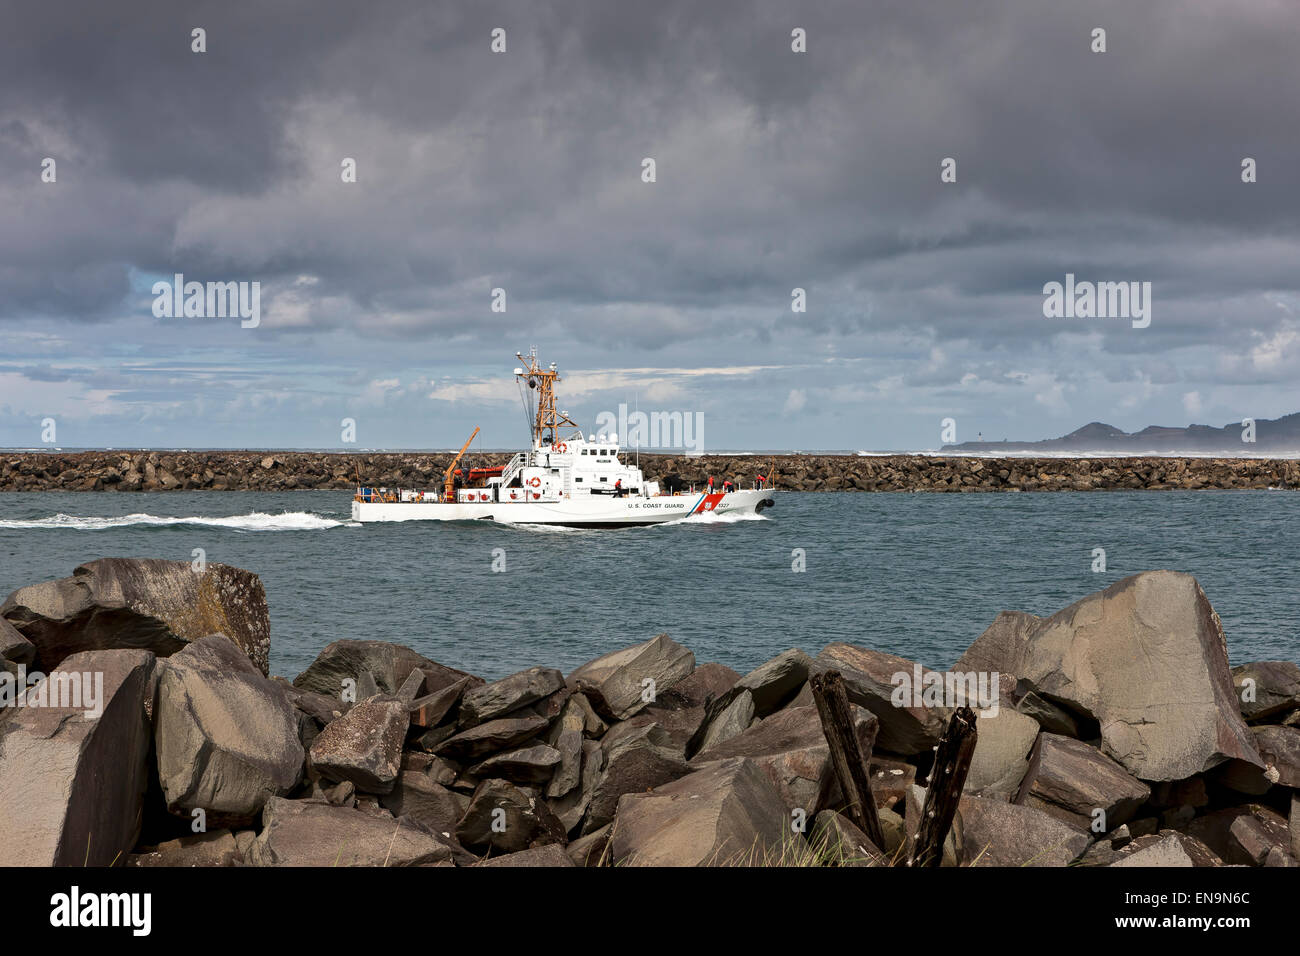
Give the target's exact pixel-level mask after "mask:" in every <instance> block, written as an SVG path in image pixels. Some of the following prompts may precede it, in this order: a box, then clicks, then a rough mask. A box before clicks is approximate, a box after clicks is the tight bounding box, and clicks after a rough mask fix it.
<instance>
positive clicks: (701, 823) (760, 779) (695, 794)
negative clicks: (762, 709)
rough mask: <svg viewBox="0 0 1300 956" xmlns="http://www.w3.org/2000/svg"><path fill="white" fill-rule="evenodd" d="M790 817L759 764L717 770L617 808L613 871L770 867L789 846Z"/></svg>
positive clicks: (723, 765) (737, 760)
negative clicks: (624, 868) (766, 864)
mask: <svg viewBox="0 0 1300 956" xmlns="http://www.w3.org/2000/svg"><path fill="white" fill-rule="evenodd" d="M789 834H790V811H789V809H788V808H787V807H786V806H785V804H784V803H783V802H782V800H781V796H780V794H779V793H777V791H776V788H775V787H773V786H772V783H771V781H770V780H769V779H768V778H767V775H766V774H764V773H763V772H762V771H761V770H760V769H759V768H758V767H757V766H756V765H755V764H754V762H753V761H751V760H748V759H747V758H745V757H732V758H730V759H728V760H721V761H718V762H716V763H712V764H710V765H708V766H707V767H705V768H703V769H701V770H697V771H696V772H695V773H692V774H690V775H689V776H686V777H683V778H681V779H680V780H675V781H673V782H672V783H668V784H665V785H663V786H661V787H658V788H657V789H655V790H654V791H653V792H651V793H628V794H626V795H624V796H623V797H622V798H621V799H620V800H619V802H618V815H617V820H616V822H615V824H614V829H613V833H612V836H611V838H610V843H609V854H610V858H611V862H612V863H613V865H614V866H619V865H626V866H725V865H729V864H757V863H763V862H769V861H771V860H772V859H773V858H775V857H777V856H779V855H780V853H781V851H782V849H783V846H784V844H785V841H786V840H787V839H790V838H792V837H790V835H789Z"/></svg>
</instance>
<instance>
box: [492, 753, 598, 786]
mask: <svg viewBox="0 0 1300 956" xmlns="http://www.w3.org/2000/svg"><path fill="white" fill-rule="evenodd" d="M579 746H581V745H579ZM559 764H560V752H559V751H558V750H556V749H555V748H554V747H550V746H547V745H546V744H533V745H531V746H529V747H520V748H519V749H518V750H508V751H506V752H504V753H499V754H494V755H493V756H491V757H488V758H487V759H486V760H484V761H481V762H479V763H477V764H475V765H474V766H472V767H470V768H469V772H470V773H472V774H474V776H476V777H479V778H484V779H485V778H487V777H500V778H502V779H503V780H509V781H510V782H511V783H518V784H522V785H526V786H535V787H540V786H544V785H545V784H547V783H550V781H551V776H552V775H553V774H554V773H555V768H556V767H557V766H559Z"/></svg>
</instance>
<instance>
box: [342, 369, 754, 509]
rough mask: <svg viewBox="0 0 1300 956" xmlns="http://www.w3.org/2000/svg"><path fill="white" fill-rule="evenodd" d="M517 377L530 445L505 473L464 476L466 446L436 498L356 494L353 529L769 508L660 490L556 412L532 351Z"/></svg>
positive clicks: (724, 495)
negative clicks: (357, 525) (369, 524)
mask: <svg viewBox="0 0 1300 956" xmlns="http://www.w3.org/2000/svg"><path fill="white" fill-rule="evenodd" d="M516 357H517V358H518V359H519V361H520V362H522V363H523V365H521V366H520V367H518V368H516V369H515V379H516V381H517V382H518V384H519V390H520V396H521V398H522V399H523V403H524V408H525V413H526V415H527V417H528V423H529V429H530V431H531V436H532V443H531V446H530V448H529V449H528V450H527V451H521V452H519V453H518V454H517V455H515V456H514V457H513V458H511V459H510V461H509V462H507V463H506V464H505V465H503V466H500V467H491V468H470V469H460V468H457V465H458V464H459V463H460V461H461V459H462V458H464V456H465V452H466V451H467V450H468V448H469V446H470V443H471V442H473V440H474V438H475V437H476V436H477V435H478V432H479V430H478V429H477V428H476V429H474V433H473V434H472V435H470V437H469V441H467V442H465V444H464V446H462V447H461V450H460V452H459V453H458V454H457V455H456V456H455V457H454V458H453V459H452V461H451V464H450V465H448V467H447V470H446V473H445V475H444V483H443V488H442V489H441V491H436V490H414V489H402V490H389V489H386V488H367V487H360V488H358V489H357V493H356V496H355V497H354V498H353V500H352V518H353V520H355V521H363V522H365V521H420V520H423V521H429V520H432V521H464V520H473V519H487V520H491V521H499V522H503V523H507V524H554V525H565V526H568V527H579V528H584V527H585V528H597V527H625V526H633V525H648V524H661V523H663V522H665V521H673V520H675V519H678V518H685V517H687V516H689V515H693V514H703V513H708V512H712V513H715V514H742V513H756V512H761V511H763V510H764V509H765V508H769V507H771V506H772V504H773V503H774V502H773V491H772V489H771V488H770V487H765V484H767V483H765V482H759V483H758V485H757V486H756V487H753V488H747V489H737V490H730V489H728V490H724V491H717V492H715V491H714V490H713V488H712V487H709V488H706V489H703V490H700V491H696V490H694V489H691V490H689V491H681V490H675V491H665V490H663V489H661V488H660V487H659V483H658V482H656V481H647V480H646V478H645V476H644V474H643V473H642V471H641V469H640V467H639V466H638V465H636V464H629V463H628V462H627V461H625V460H624V456H623V451H624V449H622V448H621V447H620V445H619V436H618V435H586V436H584V435H583V433H582V430H581V429H580V428H578V426H577V425H576V424H575V423H574V422H573V421H572V420H571V419H570V418H569V415H568V413H567V412H564V411H560V410H558V409H557V408H556V403H555V385H556V383H557V382H559V381H561V379H560V375H559V373H558V372H557V371H556V367H555V364H554V363H552V364H551V366H550V367H549V368H543V367H542V366H541V365H539V364H538V361H537V350H536V349H533V350H532V351H530V352H529V354H528V355H527V356H524V355H520V354H518V353H516Z"/></svg>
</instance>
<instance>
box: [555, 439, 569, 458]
mask: <svg viewBox="0 0 1300 956" xmlns="http://www.w3.org/2000/svg"><path fill="white" fill-rule="evenodd" d="M555 450H556V451H558V452H559V453H560V454H561V455H563V454H564V453H565V452H566V451H568V450H569V446H568V445H566V444H565V443H564V442H560V443H559V444H558V445H556V446H555Z"/></svg>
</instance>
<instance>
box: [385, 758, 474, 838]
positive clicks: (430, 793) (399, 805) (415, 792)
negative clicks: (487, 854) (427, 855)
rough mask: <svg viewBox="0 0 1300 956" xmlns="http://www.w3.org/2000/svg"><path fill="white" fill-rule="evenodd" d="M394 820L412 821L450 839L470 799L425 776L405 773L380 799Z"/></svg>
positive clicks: (409, 772) (467, 807)
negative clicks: (404, 818)
mask: <svg viewBox="0 0 1300 956" xmlns="http://www.w3.org/2000/svg"><path fill="white" fill-rule="evenodd" d="M379 802H380V804H381V805H382V806H383V807H384V808H385V809H386V810H388V811H390V812H391V813H392V814H393V816H395V817H409V818H410V819H412V820H416V821H418V822H419V823H421V824H423V825H424V826H426V827H428V828H429V829H430V830H432V831H433V832H434V833H438V834H441V835H442V836H443V837H444V838H446V839H450V838H451V835H452V834H453V833H455V831H456V827H457V825H458V824H459V823H460V820H461V817H463V816H464V815H465V811H466V810H467V809H469V798H468V797H466V796H465V795H464V794H460V793H456V792H454V791H452V790H448V789H447V788H446V787H444V786H443V785H441V784H438V783H434V782H433V781H432V780H430V779H429V778H428V777H427V776H425V775H424V774H422V773H417V772H413V771H409V770H408V771H403V772H402V773H401V775H399V776H398V778H397V783H396V784H395V785H394V786H393V789H392V790H391V791H390V792H389V793H387V794H384V795H383V796H381V797H380V798H379Z"/></svg>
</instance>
